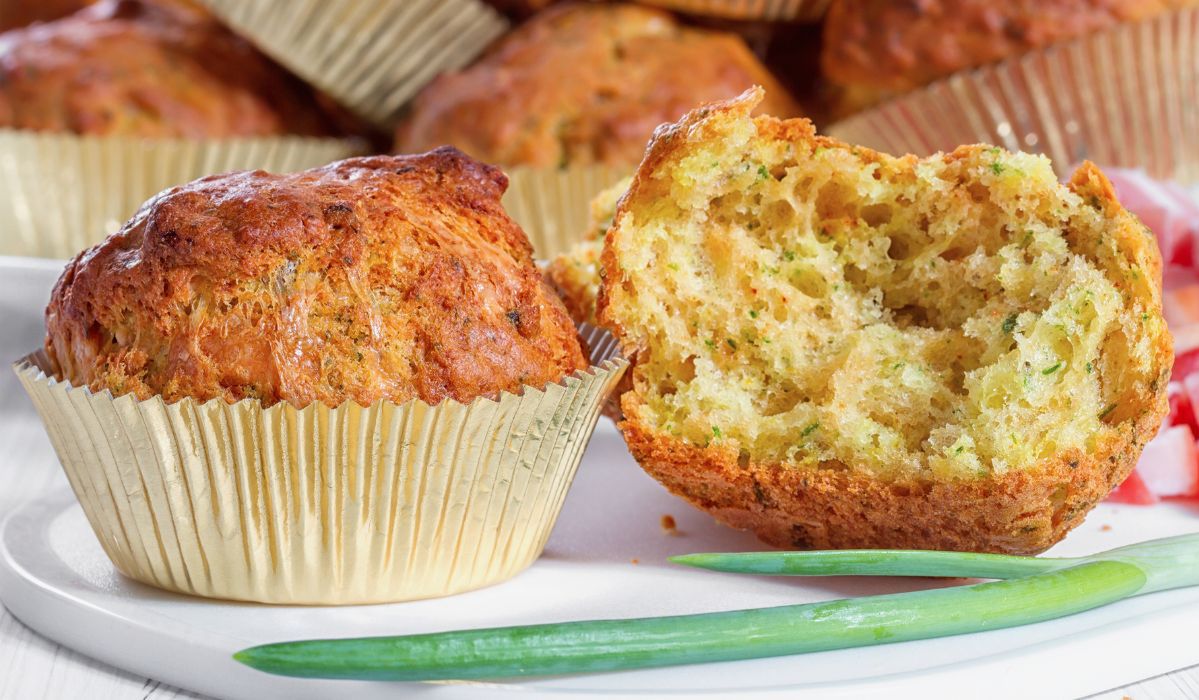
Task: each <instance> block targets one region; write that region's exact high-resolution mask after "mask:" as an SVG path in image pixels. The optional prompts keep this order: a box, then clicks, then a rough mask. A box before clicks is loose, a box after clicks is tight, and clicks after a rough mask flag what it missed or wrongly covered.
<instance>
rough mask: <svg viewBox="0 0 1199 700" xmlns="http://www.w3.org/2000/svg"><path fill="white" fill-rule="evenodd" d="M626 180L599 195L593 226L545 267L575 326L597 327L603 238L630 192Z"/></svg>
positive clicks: (547, 275)
mask: <svg viewBox="0 0 1199 700" xmlns="http://www.w3.org/2000/svg"><path fill="white" fill-rule="evenodd" d="M630 181H631V178H627V177H626V178H625V179H623V180H621V181H620V182H618V183H616V184H615V185H613V186H611V187H609V188H608V189H606V190H604V191H603V192H600V193H599V194H597V195H596V196H595V199H593V200H591V224H590V225H589V226H588V227H587V230H586V231H585V232H584V233H583V235H582V236H581V237H580V239H579V242H578V243H575V244H574V245H573V246H571V248H570V250H567V251H566V252H564V253H562V254H560V255H558V256H556V257H555V258H554V259H552V260H550V261H549V263H548V264H546V266H545V279H546V280H547V281H548V282H549V283H550V285H551V286H552V287H553V288H554V291H555V292H557V293H558V297H559V298H561V299H562V303H563V304H565V305H566V311H567V313H569V314H570V317H571V319H573V320H574V322H575V323H590V324H592V325H595V324H596V318H595V301H596V298H597V297H598V296H599V287H600V266H599V261H600V253H601V252H603V250H604V234H606V233H607V232H608V227H609V226H611V225H612V217H613V216H614V215H615V214H616V205H617V204H618V203H619V201H620V197H621V195H623V194H624V193H625V190H627V189H628V188H629V182H630Z"/></svg>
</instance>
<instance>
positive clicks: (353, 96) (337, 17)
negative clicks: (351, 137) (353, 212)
mask: <svg viewBox="0 0 1199 700" xmlns="http://www.w3.org/2000/svg"><path fill="white" fill-rule="evenodd" d="M202 2H203V3H204V4H205V5H207V6H208V7H209V8H210V9H211V10H212V11H213V12H214V13H215V14H216V15H217V16H218V17H220V18H221V20H222V21H224V22H225V23H226V24H228V25H229V26H230V27H231V28H233V30H234V31H236V32H237V33H239V34H241V35H243V36H245V37H247V38H249V39H250V40H251V41H253V42H254V43H255V44H256V45H257V46H258V48H260V49H262V51H264V52H265V53H267V54H269V55H270V56H271V57H272V58H274V59H275V60H277V61H279V62H280V63H282V64H283V65H284V66H287V67H288V68H290V69H291V70H292V71H293V72H294V73H295V74H296V75H298V76H300V77H301V78H304V79H305V80H307V81H308V82H310V83H312V84H313V85H315V86H317V87H318V88H320V89H321V90H322V91H324V92H325V93H326V94H328V95H329V96H330V97H333V98H334V99H336V100H338V101H339V102H341V103H342V104H343V105H345V106H346V107H349V108H350V109H352V110H354V111H355V112H357V113H358V114H359V115H361V116H362V117H365V118H366V119H369V120H370V121H372V122H374V123H375V124H377V125H378V126H382V127H390V126H392V125H393V124H394V123H395V122H396V120H397V116H398V114H399V111H400V108H402V107H403V106H404V103H405V102H407V101H408V98H410V97H412V95H414V94H415V93H416V91H417V90H419V89H420V88H421V87H423V86H424V85H425V83H427V82H429V81H430V80H432V79H433V77H434V76H435V75H437V74H438V73H441V72H443V71H447V70H452V69H455V68H460V67H462V66H464V65H466V64H467V63H468V62H470V61H471V59H473V58H474V57H475V56H476V55H478V54H479V53H480V52H481V51H482V50H483V49H484V48H486V47H487V45H488V44H490V43H491V41H492V40H493V39H495V38H496V37H498V36H499V35H501V34H503V33H504V31H505V30H506V29H507V28H508V23H507V21H506V20H504V18H503V17H502V16H501V15H500V14H499V13H498V12H496V11H495V10H493V9H492V8H491V7H489V6H487V5H486V4H484V3H483V2H481V1H480V0H371V1H369V2H367V1H364V0H253V1H252V2H247V0H202Z"/></svg>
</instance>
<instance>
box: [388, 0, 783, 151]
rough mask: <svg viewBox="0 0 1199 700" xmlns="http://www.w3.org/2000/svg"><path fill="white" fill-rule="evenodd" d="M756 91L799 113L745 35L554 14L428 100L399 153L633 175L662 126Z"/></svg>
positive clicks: (656, 19)
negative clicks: (452, 149) (621, 170)
mask: <svg viewBox="0 0 1199 700" xmlns="http://www.w3.org/2000/svg"><path fill="white" fill-rule="evenodd" d="M754 84H758V85H766V86H767V87H769V88H770V93H771V95H772V98H771V100H770V102H768V103H767V104H764V105H763V111H765V112H769V113H771V114H778V115H784V116H786V115H793V114H796V113H797V112H798V110H799V108H798V106H797V105H796V104H795V103H794V102H793V101H792V100H791V99H790V98H788V97H787V96H786V93H785V92H784V91H783V89H782V88H781V87H779V86H778V84H777V81H775V79H774V78H773V77H772V76H771V75H770V74H769V72H768V71H767V70H766V69H765V68H764V67H763V66H762V65H761V64H760V63H759V62H758V60H757V58H755V57H754V55H753V54H752V53H751V52H750V51H749V49H748V48H746V46H745V44H744V42H743V41H742V40H741V39H740V38H738V37H737V36H735V35H732V34H726V33H722V32H715V31H709V30H701V29H696V28H691V27H685V26H681V25H679V24H678V23H677V22H676V21H675V19H674V18H673V17H672V16H671V15H669V14H667V13H664V12H660V11H656V10H652V9H647V8H642V7H635V6H631V5H619V4H615V5H592V4H575V5H566V6H561V7H554V8H551V9H550V10H548V11H546V12H543V13H541V14H539V15H537V16H536V17H534V18H533V19H531V20H530V21H529V22H527V23H526V24H524V25H523V26H521V27H519V28H518V29H517V30H516V31H514V32H512V33H511V34H510V35H509V36H507V37H506V38H505V39H503V40H502V41H501V42H500V43H499V44H498V45H497V46H496V47H494V48H493V49H492V50H491V51H490V52H489V53H488V54H487V55H486V56H484V57H483V58H482V59H481V60H480V61H478V62H477V63H476V64H475V65H473V66H471V67H470V68H467V69H465V70H463V71H460V72H456V73H446V74H443V75H441V76H439V77H438V78H437V79H436V80H435V81H434V82H433V83H431V84H430V85H429V86H428V87H427V88H426V89H425V90H423V91H422V92H421V93H420V95H418V96H417V98H416V99H415V101H414V103H413V106H412V112H411V114H410V115H409V117H408V119H407V120H406V122H405V123H404V125H402V126H401V128H400V129H399V132H398V134H397V144H396V148H397V149H398V150H399V151H401V152H414V151H421V150H424V149H427V148H431V147H435V146H439V145H442V144H450V145H454V146H456V147H458V148H461V149H462V150H464V151H466V152H467V153H469V154H471V155H472V156H474V157H476V158H479V159H481V160H484V161H486V162H489V163H497V164H501V165H528V166H537V167H551V168H552V167H564V166H567V165H587V164H594V163H600V164H610V165H618V164H619V165H629V166H632V165H634V164H636V163H637V161H638V160H639V159H640V158H641V156H642V154H643V153H644V150H645V143H646V141H647V140H648V138H649V136H650V134H651V133H652V132H653V130H654V128H655V127H657V126H658V125H659V124H661V123H663V122H666V121H670V120H672V119H675V118H677V117H678V116H679V115H681V114H683V113H684V112H685V111H686V110H688V109H691V108H692V107H694V106H695V105H696V104H699V103H701V102H705V101H710V100H714V99H722V98H727V97H730V96H732V95H735V94H737V93H739V92H740V91H742V90H744V89H745V88H747V87H749V86H750V85H754Z"/></svg>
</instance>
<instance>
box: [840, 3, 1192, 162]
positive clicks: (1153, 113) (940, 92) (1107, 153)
mask: <svg viewBox="0 0 1199 700" xmlns="http://www.w3.org/2000/svg"><path fill="white" fill-rule="evenodd" d="M1197 33H1199V9H1188V10H1182V11H1176V12H1170V13H1167V14H1164V15H1161V16H1159V17H1157V18H1154V19H1151V20H1148V21H1145V22H1140V23H1135V24H1124V25H1121V26H1118V27H1115V28H1112V29H1110V30H1107V31H1103V32H1098V33H1095V34H1092V35H1089V36H1085V37H1082V38H1080V39H1077V40H1074V41H1071V42H1067V43H1063V44H1059V45H1055V46H1051V47H1047V48H1044V49H1040V50H1037V51H1032V52H1030V53H1028V54H1025V55H1022V56H1019V57H1016V58H1013V59H1009V60H1007V61H1005V62H1003V63H999V64H996V65H994V66H988V67H985V68H981V69H978V70H973V71H968V72H962V73H958V74H955V75H953V76H951V77H949V78H947V79H944V80H942V81H940V82H937V83H934V84H932V85H930V86H928V87H925V88H922V89H920V90H916V91H914V92H911V93H908V94H905V95H902V96H900V97H897V98H895V99H893V100H891V101H889V102H886V103H884V104H882V105H881V106H878V107H875V108H872V109H869V110H867V111H865V112H862V113H859V114H857V115H854V116H852V117H850V118H848V119H846V120H843V121H841V122H839V123H837V124H834V125H833V126H832V127H830V128H829V129H828V132H829V133H830V134H831V135H833V136H836V137H837V138H839V139H842V140H845V141H848V142H850V143H857V144H861V145H864V146H868V147H870V148H874V149H877V150H881V151H886V152H889V153H897V154H899V153H915V154H917V155H928V154H930V153H934V152H936V151H949V150H952V149H953V148H955V147H956V146H958V145H959V144H967V143H993V144H995V145H997V146H1003V147H1004V148H1007V149H1009V150H1021V151H1029V152H1036V153H1044V154H1046V155H1048V156H1049V157H1050V158H1051V159H1052V160H1053V164H1054V167H1055V168H1057V171H1058V173H1059V174H1060V175H1062V176H1065V175H1068V174H1069V172H1068V171H1069V169H1071V168H1072V166H1074V165H1075V164H1077V163H1078V162H1079V161H1081V160H1083V159H1089V160H1092V161H1094V162H1096V163H1098V164H1100V165H1105V166H1117V167H1137V168H1144V169H1145V170H1146V171H1147V172H1148V173H1149V174H1150V175H1151V176H1153V177H1156V178H1160V179H1174V180H1179V181H1183V182H1196V181H1199V110H1197V109H1196V105H1197V104H1199V62H1197V61H1196V56H1199V43H1197V41H1196V38H1197Z"/></svg>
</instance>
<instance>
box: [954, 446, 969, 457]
mask: <svg viewBox="0 0 1199 700" xmlns="http://www.w3.org/2000/svg"><path fill="white" fill-rule="evenodd" d="M965 451H966V446H965V445H958V446H957V447H955V448H954V450H953V453H954V454H955V455H960V454H962V453H963V452H965Z"/></svg>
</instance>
